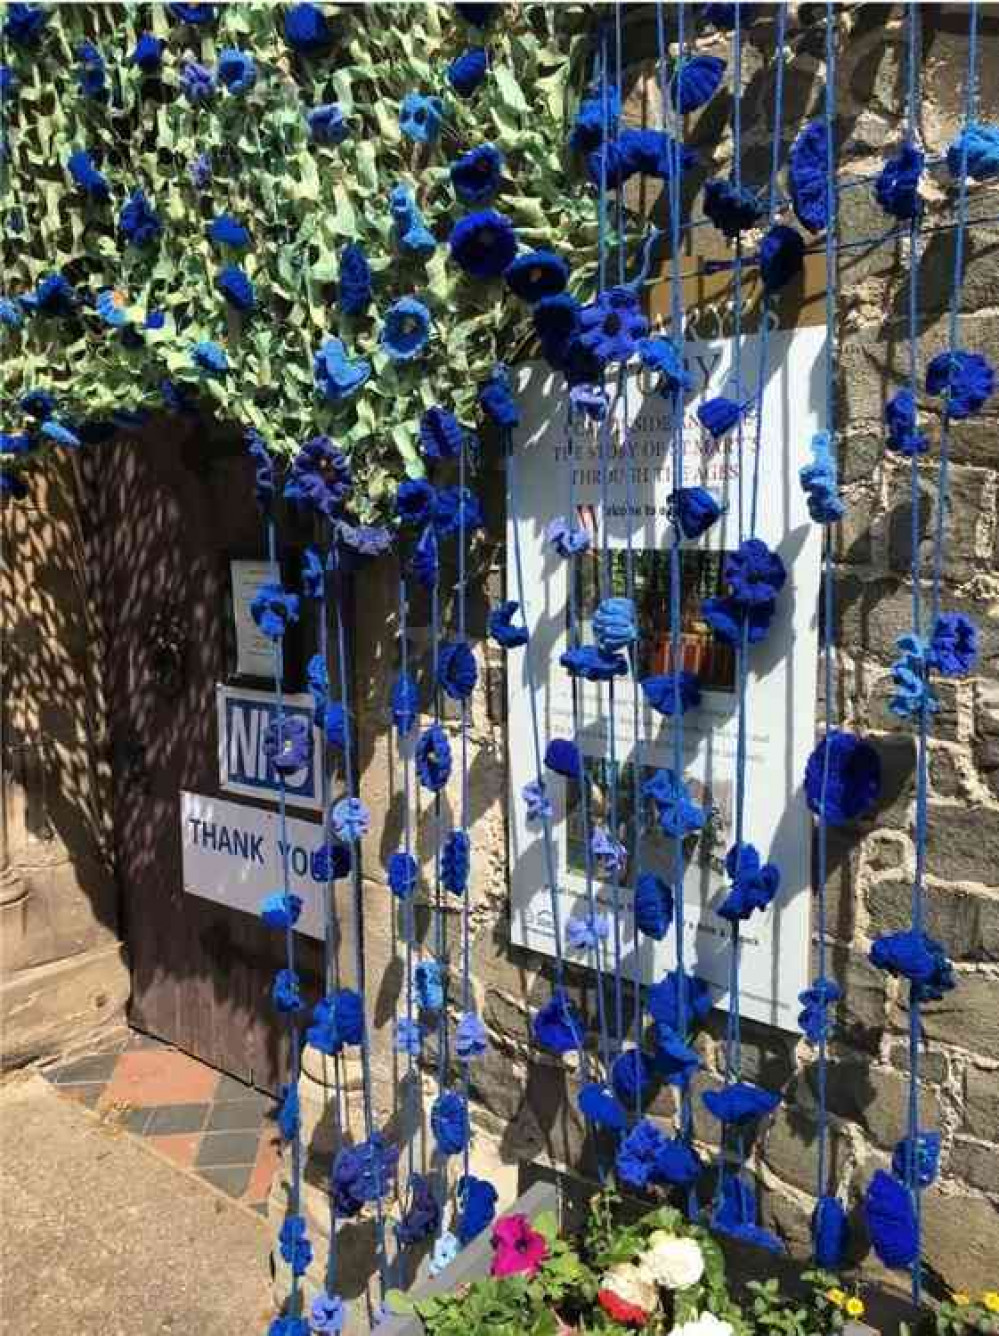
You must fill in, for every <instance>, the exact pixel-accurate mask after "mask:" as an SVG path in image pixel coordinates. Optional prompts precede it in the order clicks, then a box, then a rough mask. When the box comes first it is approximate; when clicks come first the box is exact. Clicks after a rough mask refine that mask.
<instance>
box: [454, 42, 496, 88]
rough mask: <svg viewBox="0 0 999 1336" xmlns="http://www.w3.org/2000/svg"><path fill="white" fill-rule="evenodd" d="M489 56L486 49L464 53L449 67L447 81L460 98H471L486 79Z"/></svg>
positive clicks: (473, 48) (476, 49) (476, 48)
mask: <svg viewBox="0 0 999 1336" xmlns="http://www.w3.org/2000/svg"><path fill="white" fill-rule="evenodd" d="M488 68H489V54H488V52H487V51H486V50H485V48H484V47H481V46H473V47H471V48H470V49H469V50H468V51H463V52H462V53H461V55H460V56H457V57H456V58H455V59H454V60H452V62H451V64H450V65H449V66H448V67H447V81H448V83H449V84H450V85H451V87H452V88H453V89H454V91H455V92H456V93H457V94H458V96H459V97H471V96H472V94H473V93H474V92H475V90H476V89H477V88H478V87H479V85H480V84H481V83H482V81H483V79H484V78H485V77H486V70H487V69H488Z"/></svg>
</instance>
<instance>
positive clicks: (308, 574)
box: [302, 547, 329, 723]
mask: <svg viewBox="0 0 999 1336" xmlns="http://www.w3.org/2000/svg"><path fill="white" fill-rule="evenodd" d="M325 583H326V566H325V564H324V562H323V559H322V557H320V555H319V553H318V552H317V551H316V549H315V548H314V547H307V548H306V549H305V551H304V552H303V553H302V596H303V597H304V598H322V597H323V591H324V587H325ZM306 674H307V681H308V684H309V689H310V690H311V691H312V699H313V702H314V703H315V705H316V707H317V710H318V708H319V706H320V704H321V703H325V695H326V689H327V688H328V687H329V677H328V676H327V673H326V661H325V660H324V659H323V657H322V655H321V654H314V655H313V656H312V658H311V659H310V660H309V662H308V664H307V665H306ZM320 688H321V690H322V696H323V701H322V702H321V701H320V700H319V699H318V697H317V690H319V689H320ZM316 722H317V723H318V722H319V721H318V720H317V721H316Z"/></svg>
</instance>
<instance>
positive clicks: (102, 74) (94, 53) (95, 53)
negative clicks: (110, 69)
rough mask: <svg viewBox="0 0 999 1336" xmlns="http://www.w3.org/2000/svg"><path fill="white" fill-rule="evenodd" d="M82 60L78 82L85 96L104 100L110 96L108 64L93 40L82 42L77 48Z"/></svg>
mask: <svg viewBox="0 0 999 1336" xmlns="http://www.w3.org/2000/svg"><path fill="white" fill-rule="evenodd" d="M76 54H77V57H78V59H79V61H80V65H79V68H78V69H77V71H76V83H77V87H78V88H79V90H80V92H81V93H82V94H83V96H84V97H90V98H93V99H94V100H95V101H97V102H104V101H106V100H107V97H108V91H109V90H108V78H107V66H106V65H105V63H104V57H103V56H102V55H101V53H100V51H99V50H98V49H97V47H96V46H95V45H94V43H93V42H81V43H80V45H79V46H78V47H77V48H76Z"/></svg>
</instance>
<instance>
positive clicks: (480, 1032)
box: [454, 1011, 489, 1062]
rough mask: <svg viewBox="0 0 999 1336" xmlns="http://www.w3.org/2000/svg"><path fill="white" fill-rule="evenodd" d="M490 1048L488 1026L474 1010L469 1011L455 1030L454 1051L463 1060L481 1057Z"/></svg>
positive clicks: (467, 1060)
mask: <svg viewBox="0 0 999 1336" xmlns="http://www.w3.org/2000/svg"><path fill="white" fill-rule="evenodd" d="M488 1048H489V1036H488V1035H487V1033H486V1027H485V1026H484V1025H483V1024H482V1021H481V1020H480V1019H479V1017H478V1016H476V1014H475V1012H474V1011H467V1012H466V1013H465V1014H464V1016H462V1018H461V1020H460V1021H459V1022H458V1026H457V1029H456V1030H455V1032H454V1051H455V1053H456V1055H457V1056H458V1058H459V1059H460V1060H461V1061H462V1062H470V1061H471V1060H472V1059H473V1058H481V1057H482V1056H483V1054H484V1053H486V1051H487V1050H488Z"/></svg>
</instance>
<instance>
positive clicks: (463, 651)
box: [437, 640, 479, 700]
mask: <svg viewBox="0 0 999 1336" xmlns="http://www.w3.org/2000/svg"><path fill="white" fill-rule="evenodd" d="M478 680H479V670H478V667H477V665H476V662H475V655H474V654H473V653H472V651H471V650H470V649H469V647H468V645H467V644H466V643H465V641H463V640H455V641H445V642H444V643H443V644H442V645H441V646H440V647H439V649H438V651H437V684H438V686H440V688H441V690H442V691H443V692H444V694H445V695H446V696H450V698H451V699H452V700H468V698H469V696H470V695H471V694H472V692H473V691H474V690H475V684H476V682H478Z"/></svg>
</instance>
